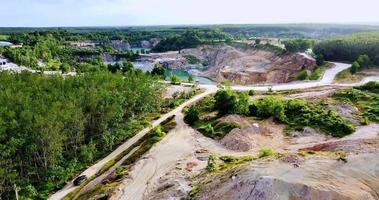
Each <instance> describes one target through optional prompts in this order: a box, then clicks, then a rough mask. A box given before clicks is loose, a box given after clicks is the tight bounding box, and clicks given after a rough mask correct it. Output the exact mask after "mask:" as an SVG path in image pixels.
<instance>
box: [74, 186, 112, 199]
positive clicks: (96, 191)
mask: <svg viewBox="0 0 379 200" xmlns="http://www.w3.org/2000/svg"><path fill="white" fill-rule="evenodd" d="M117 185H118V183H117V182H115V183H109V184H105V185H102V184H100V185H96V186H95V187H93V188H91V189H90V190H88V191H87V192H86V193H83V194H81V195H80V196H79V197H77V198H76V199H77V200H87V199H90V198H91V197H94V196H97V198H96V199H108V197H109V196H110V194H111V192H112V191H113V188H114V187H116V186H117Z"/></svg>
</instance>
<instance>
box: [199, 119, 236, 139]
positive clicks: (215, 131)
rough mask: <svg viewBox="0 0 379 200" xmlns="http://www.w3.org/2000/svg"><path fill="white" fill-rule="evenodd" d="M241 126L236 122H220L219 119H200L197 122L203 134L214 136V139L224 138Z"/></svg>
mask: <svg viewBox="0 0 379 200" xmlns="http://www.w3.org/2000/svg"><path fill="white" fill-rule="evenodd" d="M240 127H241V126H240V125H239V124H238V123H236V122H224V123H219V122H218V120H214V119H212V120H210V121H205V122H204V121H200V122H198V123H196V124H195V128H196V129H197V130H198V131H199V132H201V133H202V134H203V135H205V136H207V137H210V138H213V139H222V138H223V137H225V136H226V135H227V134H228V133H229V132H230V131H231V130H233V129H235V128H240Z"/></svg>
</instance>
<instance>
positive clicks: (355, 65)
mask: <svg viewBox="0 0 379 200" xmlns="http://www.w3.org/2000/svg"><path fill="white" fill-rule="evenodd" d="M360 67H361V66H360V65H359V63H358V62H356V61H355V62H353V64H352V65H351V68H350V72H351V73H352V74H355V73H357V71H359V69H360Z"/></svg>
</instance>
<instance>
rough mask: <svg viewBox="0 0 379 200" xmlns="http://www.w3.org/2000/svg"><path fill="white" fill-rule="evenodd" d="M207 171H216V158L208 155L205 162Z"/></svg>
mask: <svg viewBox="0 0 379 200" xmlns="http://www.w3.org/2000/svg"><path fill="white" fill-rule="evenodd" d="M207 171H208V172H214V171H216V156H214V155H210V156H209V158H208V162H207Z"/></svg>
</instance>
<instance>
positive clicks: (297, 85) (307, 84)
mask: <svg viewBox="0 0 379 200" xmlns="http://www.w3.org/2000/svg"><path fill="white" fill-rule="evenodd" d="M333 64H334V67H332V68H330V69H327V70H326V71H325V73H324V75H323V77H322V79H321V80H318V81H304V82H294V83H286V84H278V85H261V86H260V85H252V86H232V87H231V88H232V89H233V90H237V91H247V90H257V91H268V90H269V89H270V88H271V89H272V90H274V91H277V90H292V89H306V88H313V87H320V86H329V85H336V86H341V87H351V86H356V85H362V84H365V83H367V82H369V81H379V76H375V77H366V78H365V79H364V80H362V81H361V82H358V83H354V84H333V80H334V78H335V76H336V75H337V74H338V73H339V72H341V71H343V70H345V69H347V68H349V67H350V65H349V64H344V63H333ZM199 87H200V88H202V89H205V90H206V92H204V93H201V94H199V95H196V96H195V97H193V98H192V99H190V100H188V101H187V102H185V103H183V104H182V105H180V106H179V107H177V108H175V109H174V110H172V111H171V112H169V113H167V114H164V115H162V116H161V117H160V118H159V119H158V120H155V121H153V122H152V126H151V127H149V128H145V129H143V130H142V131H140V132H139V133H137V134H136V135H135V136H134V137H132V138H130V139H129V140H128V141H126V142H125V143H123V144H122V145H120V146H119V147H118V148H117V149H116V150H115V151H113V152H112V153H110V154H109V155H108V156H106V157H105V158H103V159H102V160H100V161H99V162H97V163H96V164H94V165H92V166H91V167H89V168H87V169H86V170H85V171H83V172H82V173H81V174H80V175H86V176H87V177H91V176H94V175H95V174H96V173H97V172H98V171H99V170H100V169H101V168H102V167H103V166H104V165H105V164H106V163H107V162H108V161H110V160H112V159H114V158H115V157H117V156H118V155H119V154H121V153H122V152H123V151H125V150H127V149H128V148H129V147H131V146H132V145H133V144H134V143H135V142H137V141H138V140H139V139H140V138H142V137H143V136H144V135H145V134H147V133H148V132H149V131H150V130H151V129H153V128H155V127H156V126H158V125H159V124H160V123H162V122H163V121H164V120H166V119H167V118H169V117H171V116H173V115H177V114H180V113H181V111H182V109H183V108H184V107H186V106H188V105H191V104H193V103H195V102H197V101H199V100H201V99H202V98H204V97H205V96H207V95H209V94H211V93H214V92H216V91H217V90H218V87H217V86H216V85H199ZM75 188H76V187H75V186H73V184H72V181H70V182H69V183H68V184H67V185H66V186H65V187H64V188H63V189H62V190H59V191H58V192H56V193H55V194H53V195H51V196H50V197H49V199H50V200H59V199H63V198H64V197H65V196H66V195H67V194H69V193H70V192H72V191H73V190H75Z"/></svg>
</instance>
